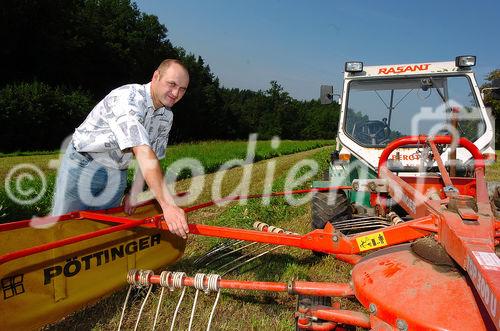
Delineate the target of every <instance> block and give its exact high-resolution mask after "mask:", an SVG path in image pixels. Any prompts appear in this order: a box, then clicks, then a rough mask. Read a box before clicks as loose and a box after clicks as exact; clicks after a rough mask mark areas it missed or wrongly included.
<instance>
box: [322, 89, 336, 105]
mask: <svg viewBox="0 0 500 331" xmlns="http://www.w3.org/2000/svg"><path fill="white" fill-rule="evenodd" d="M319 100H320V102H321V104H322V105H329V104H331V103H332V102H333V86H332V85H321V88H320V96H319Z"/></svg>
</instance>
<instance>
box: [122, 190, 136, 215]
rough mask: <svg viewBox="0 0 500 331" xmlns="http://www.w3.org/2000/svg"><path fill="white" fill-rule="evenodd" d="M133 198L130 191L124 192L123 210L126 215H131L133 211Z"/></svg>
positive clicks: (134, 203) (134, 204)
mask: <svg viewBox="0 0 500 331" xmlns="http://www.w3.org/2000/svg"><path fill="white" fill-rule="evenodd" d="M134 200H135V199H133V198H132V196H131V195H130V193H127V194H125V196H124V197H123V211H124V212H125V213H126V214H127V215H132V214H133V213H134V211H135V207H136V201H134Z"/></svg>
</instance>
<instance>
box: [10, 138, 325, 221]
mask: <svg viewBox="0 0 500 331" xmlns="http://www.w3.org/2000/svg"><path fill="white" fill-rule="evenodd" d="M332 144H333V141H331V140H307V141H291V140H283V141H281V142H280V143H279V145H278V146H275V147H276V148H273V146H272V144H271V141H257V143H256V148H255V151H254V153H255V156H254V157H253V159H252V160H253V161H254V162H257V161H259V160H264V159H269V158H272V157H276V156H280V155H288V154H293V153H297V152H300V151H305V150H310V149H313V148H318V147H322V146H327V145H332ZM247 145H248V142H247V141H206V142H199V143H186V144H179V145H174V146H170V147H169V148H168V149H167V155H166V157H165V158H164V159H163V160H161V165H162V168H163V169H167V168H168V167H169V166H170V165H171V164H172V163H174V162H175V161H177V160H179V159H182V158H193V159H196V160H198V161H199V162H200V163H201V164H202V166H203V168H204V171H205V173H212V172H215V171H216V170H217V169H219V167H220V166H221V165H222V164H224V163H225V162H227V161H229V160H233V159H240V160H244V159H246V157H247ZM18 154H19V153H18ZM27 154H28V155H24V156H20V155H9V156H4V157H1V158H0V179H1V180H2V182H1V183H2V184H3V185H2V186H1V188H0V222H8V221H15V220H20V219H29V218H31V217H33V216H43V215H47V214H48V213H49V212H50V208H51V205H52V195H53V192H54V182H55V177H56V171H57V164H58V161H59V158H60V157H62V155H60V154H59V153H57V152H55V153H52V154H50V153H47V152H41V154H35V152H29V153H27ZM25 165H31V166H34V167H36V168H38V169H39V170H40V171H41V173H42V174H43V177H45V179H46V192H45V194H44V195H43V197H42V198H41V200H39V201H38V202H36V203H33V204H27V205H20V204H18V203H16V202H15V201H12V199H10V198H9V196H8V195H7V193H6V191H5V186H6V184H7V185H8V186H9V187H10V189H11V191H12V192H14V194H15V196H16V197H18V198H20V199H31V198H33V197H35V196H36V195H37V194H38V193H39V192H41V189H42V187H43V182H42V180H41V179H40V175H39V174H37V173H36V172H35V171H33V170H27V168H26V167H25ZM15 167H21V169H20V170H19V171H17V172H15V175H14V176H12V177H11V179H10V180H9V181H8V183H6V177H7V175H8V174H9V172H11V171H12V170H13V169H14V168H15ZM21 173H24V174H28V175H29V176H31V177H26V178H24V179H22V180H19V182H18V179H19V178H20V177H18V176H19V175H20V174H21ZM190 175H191V174H190V172H188V171H183V172H181V173H180V174H178V177H177V178H178V179H183V178H188V177H190ZM132 178H133V170H132V169H131V170H129V173H128V181H129V185H130V183H131V182H132ZM23 190H24V191H26V192H28V191H31V194H28V195H26V196H25V195H23V194H20V192H22V191H23Z"/></svg>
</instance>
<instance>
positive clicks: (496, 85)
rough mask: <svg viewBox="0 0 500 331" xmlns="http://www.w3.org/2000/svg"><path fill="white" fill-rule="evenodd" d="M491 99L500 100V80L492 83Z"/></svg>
mask: <svg viewBox="0 0 500 331" xmlns="http://www.w3.org/2000/svg"><path fill="white" fill-rule="evenodd" d="M491 87H492V89H491V97H492V98H493V99H495V100H500V78H497V79H493V80H492V81H491Z"/></svg>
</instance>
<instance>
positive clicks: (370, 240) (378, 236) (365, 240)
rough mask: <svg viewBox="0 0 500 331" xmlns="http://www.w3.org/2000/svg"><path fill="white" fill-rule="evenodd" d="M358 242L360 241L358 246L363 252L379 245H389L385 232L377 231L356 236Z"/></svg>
mask: <svg viewBox="0 0 500 331" xmlns="http://www.w3.org/2000/svg"><path fill="white" fill-rule="evenodd" d="M356 242H357V243H358V247H359V250H360V251H361V252H362V251H367V250H369V249H373V248H377V247H384V246H387V240H385V236H384V233H383V232H377V233H373V234H369V235H367V236H362V237H359V238H356Z"/></svg>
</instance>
